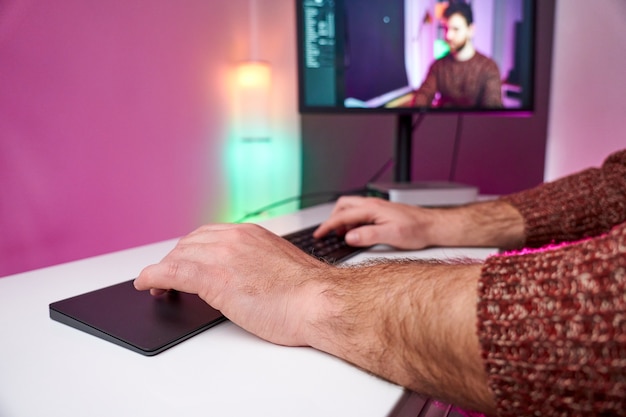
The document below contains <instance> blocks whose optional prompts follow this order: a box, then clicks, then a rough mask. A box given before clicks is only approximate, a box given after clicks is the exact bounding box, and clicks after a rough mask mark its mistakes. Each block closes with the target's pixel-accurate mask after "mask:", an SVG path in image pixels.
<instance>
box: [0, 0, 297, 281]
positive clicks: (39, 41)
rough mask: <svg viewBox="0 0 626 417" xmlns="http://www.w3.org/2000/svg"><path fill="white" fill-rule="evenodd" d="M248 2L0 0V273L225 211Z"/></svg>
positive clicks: (168, 233)
mask: <svg viewBox="0 0 626 417" xmlns="http://www.w3.org/2000/svg"><path fill="white" fill-rule="evenodd" d="M283 9H284V11H282V12H281V11H278V15H279V16H280V14H281V13H284V14H285V15H286V16H285V18H290V16H291V14H292V10H291V9H290V8H289V7H287V8H283ZM247 10H248V9H247V2H246V1H245V0H233V1H229V2H221V1H205V0H187V1H185V2H173V1H168V0H151V1H127V0H107V1H84V0H64V1H60V2H35V1H34V0H4V1H2V2H0V276H3V275H7V274H11V273H16V272H19V271H24V270H28V269H32V268H38V267H42V266H46V265H51V264H55V263H60V262H65V261H69V260H73V259H78V258H83V257H86V256H91V255H96V254H101V253H105V252H109V251H114V250H119V249H122V248H126V247H131V246H135V245H139V244H144V243H149V242H154V241H158V240H163V239H167V238H172V237H176V236H180V235H182V234H185V233H187V232H188V231H190V230H192V229H193V228H195V227H197V226H198V225H200V224H201V223H202V222H205V221H214V220H220V213H224V212H225V211H227V209H228V207H227V202H226V201H225V199H224V198H222V196H223V195H224V194H225V188H226V184H225V181H224V174H223V172H224V171H225V169H224V167H223V162H222V161H223V157H222V155H223V152H224V143H225V140H226V136H227V129H228V114H227V109H228V105H225V103H226V102H227V101H228V100H229V93H228V91H227V82H226V80H227V78H228V74H227V72H228V70H229V68H230V67H231V66H232V65H233V63H234V62H237V61H238V60H241V59H243V58H245V57H246V54H247V50H246V48H247V46H246V44H245V43H246V42H247V36H248V33H247V25H248V23H249V19H248V15H247ZM276 12H277V10H274V11H272V13H273V14H274V16H273V17H275V15H276ZM283 49H284V48H283Z"/></svg>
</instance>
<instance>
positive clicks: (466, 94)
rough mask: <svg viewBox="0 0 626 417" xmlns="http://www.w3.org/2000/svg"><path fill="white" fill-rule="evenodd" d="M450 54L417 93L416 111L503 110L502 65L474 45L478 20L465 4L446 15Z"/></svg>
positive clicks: (414, 97)
mask: <svg viewBox="0 0 626 417" xmlns="http://www.w3.org/2000/svg"><path fill="white" fill-rule="evenodd" d="M442 20H443V27H444V30H445V40H446V42H447V43H448V45H449V47H450V53H449V54H448V55H446V56H444V57H443V58H441V59H438V60H437V61H435V62H434V63H433V64H432V65H431V67H430V70H429V71H428V75H427V76H426V80H424V82H423V83H422V85H421V86H420V88H419V89H417V90H416V91H414V92H413V95H412V99H411V101H410V105H411V106H414V107H455V108H459V107H462V108H499V107H502V93H501V81H500V71H499V70H498V65H497V64H496V63H495V62H494V61H493V60H492V59H491V58H488V57H487V56H485V55H483V54H481V53H480V52H478V51H477V50H476V49H475V48H474V45H473V37H474V17H473V13H472V9H471V7H470V6H469V5H468V4H466V3H463V2H459V3H451V4H450V5H449V6H448V7H447V8H446V10H445V11H444V13H443V19H442Z"/></svg>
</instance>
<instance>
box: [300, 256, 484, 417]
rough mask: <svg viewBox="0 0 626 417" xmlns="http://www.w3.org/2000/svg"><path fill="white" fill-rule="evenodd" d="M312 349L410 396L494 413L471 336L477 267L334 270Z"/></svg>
mask: <svg viewBox="0 0 626 417" xmlns="http://www.w3.org/2000/svg"><path fill="white" fill-rule="evenodd" d="M336 273H337V275H338V276H336V277H334V278H333V279H328V280H327V282H326V290H325V291H324V296H323V297H324V299H325V300H327V304H326V307H325V309H324V313H322V314H321V315H320V316H319V320H317V321H316V322H315V323H314V325H313V329H314V330H313V335H314V336H313V337H311V340H312V343H311V345H312V346H314V347H316V348H318V349H320V350H323V351H326V352H329V353H331V354H334V355H336V356H338V357H341V358H343V359H345V360H347V361H349V362H351V363H353V364H355V365H357V366H359V367H362V368H364V369H366V370H368V371H370V372H372V373H374V374H376V375H379V376H381V377H383V378H386V379H388V380H390V381H393V382H395V383H398V384H400V385H402V386H405V387H408V388H410V389H412V390H414V391H417V392H420V393H424V394H427V395H431V396H433V397H435V398H439V399H441V400H446V401H449V402H452V403H454V404H456V405H459V406H463V407H467V408H471V409H474V410H478V411H482V412H491V411H492V410H493V400H492V396H491V393H490V391H489V389H488V388H487V382H486V376H485V373H484V369H483V364H482V359H481V357H480V347H479V342H478V337H477V334H476V298H477V283H478V278H479V275H480V264H472V263H457V264H446V263H441V262H424V261H414V260H407V261H385V262H377V263H373V264H370V265H367V266H358V267H347V268H338V269H337V271H336Z"/></svg>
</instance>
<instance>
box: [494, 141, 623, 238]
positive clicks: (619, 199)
mask: <svg viewBox="0 0 626 417" xmlns="http://www.w3.org/2000/svg"><path fill="white" fill-rule="evenodd" d="M503 199H504V200H506V201H508V202H509V203H511V204H512V205H513V206H515V207H516V208H517V210H518V211H519V212H520V213H521V214H522V217H523V218H524V222H525V237H526V246H527V247H539V246H543V245H546V244H549V243H558V242H566V241H572V240H577V239H581V238H584V237H591V236H597V235H599V234H601V233H606V232H607V231H609V230H610V229H611V227H613V226H614V225H616V224H619V223H622V222H624V221H626V150H622V151H619V152H616V153H614V154H612V155H611V156H609V157H608V158H607V159H606V161H605V162H604V164H603V165H602V167H601V168H593V169H588V170H586V171H583V172H580V173H577V174H574V175H571V176H568V177H565V178H562V179H560V180H557V181H554V182H551V183H546V184H543V185H540V186H538V187H536V188H533V189H531V190H527V191H523V192H521V193H517V194H512V195H510V196H507V197H504V198H503Z"/></svg>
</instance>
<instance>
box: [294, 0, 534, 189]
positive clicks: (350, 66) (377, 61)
mask: <svg viewBox="0 0 626 417" xmlns="http://www.w3.org/2000/svg"><path fill="white" fill-rule="evenodd" d="M459 3H463V4H464V5H459ZM535 6H536V0H472V1H463V0H456V1H454V0H450V1H441V0H296V10H297V33H298V39H297V42H298V47H297V52H298V53H297V55H298V92H299V99H298V100H299V110H300V112H301V113H302V114H307V113H308V114H311V113H341V114H364V113H372V114H374V113H375V114H381V113H389V114H393V115H396V117H397V120H398V126H397V135H396V148H395V159H396V170H395V174H394V176H395V178H394V179H395V181H399V182H408V181H410V172H411V169H410V155H411V140H412V131H413V118H414V116H415V115H420V114H421V115H424V114H429V113H457V114H460V113H480V114H495V115H504V116H516V117H519V116H527V115H530V114H532V112H533V110H534V87H535V86H534V72H535V28H536V21H535V20H536V16H535V9H536V7H535ZM467 10H469V15H468V12H467ZM459 18H461V19H462V20H459ZM463 26H465V27H463ZM463 31H465V32H463ZM468 44H469V46H468Z"/></svg>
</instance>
